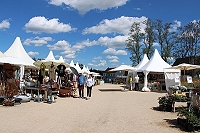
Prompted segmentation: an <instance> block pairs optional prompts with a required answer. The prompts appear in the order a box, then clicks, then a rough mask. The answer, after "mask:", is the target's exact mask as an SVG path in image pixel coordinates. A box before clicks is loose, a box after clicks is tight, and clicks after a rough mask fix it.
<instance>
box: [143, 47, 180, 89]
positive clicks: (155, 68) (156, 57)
mask: <svg viewBox="0 0 200 133" xmlns="http://www.w3.org/2000/svg"><path fill="white" fill-rule="evenodd" d="M169 67H171V65H169V64H168V63H166V62H165V61H164V60H163V59H162V58H161V56H160V54H159V53H158V50H157V49H155V51H154V54H153V56H152V57H151V59H150V60H149V61H148V62H147V63H146V64H145V65H144V66H143V67H141V68H140V69H139V70H141V71H143V73H144V75H145V77H144V87H143V88H142V91H150V89H149V88H148V87H147V82H148V81H147V76H148V74H149V72H159V73H164V72H165V68H169ZM168 72H175V73H180V71H177V70H175V69H170V70H168Z"/></svg>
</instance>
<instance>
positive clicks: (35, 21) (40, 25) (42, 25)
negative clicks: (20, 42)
mask: <svg viewBox="0 0 200 133" xmlns="http://www.w3.org/2000/svg"><path fill="white" fill-rule="evenodd" d="M25 30H26V32H32V33H34V34H40V33H43V32H45V33H60V32H70V31H72V30H75V29H73V28H72V27H71V26H70V25H69V24H64V23H61V22H59V19H58V18H53V19H49V20H48V19H46V18H45V17H43V16H38V17H33V18H31V19H30V20H29V22H28V23H26V24H25Z"/></svg>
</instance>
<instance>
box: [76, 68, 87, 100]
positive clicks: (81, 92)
mask: <svg viewBox="0 0 200 133" xmlns="http://www.w3.org/2000/svg"><path fill="white" fill-rule="evenodd" d="M85 81H86V79H85V76H84V75H83V73H82V72H81V71H80V72H79V77H78V90H79V98H84V85H85Z"/></svg>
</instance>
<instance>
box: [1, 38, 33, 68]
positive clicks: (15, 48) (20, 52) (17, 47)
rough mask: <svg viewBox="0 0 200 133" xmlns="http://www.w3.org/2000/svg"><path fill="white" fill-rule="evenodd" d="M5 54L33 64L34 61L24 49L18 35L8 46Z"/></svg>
mask: <svg viewBox="0 0 200 133" xmlns="http://www.w3.org/2000/svg"><path fill="white" fill-rule="evenodd" d="M4 54H5V55H6V56H11V57H15V58H20V59H21V60H24V61H25V62H28V63H30V64H32V65H33V63H34V62H35V61H34V60H33V59H32V58H31V57H30V56H29V55H28V54H27V52H26V51H25V49H24V47H23V45H22V43H21V40H20V37H16V39H15V41H14V42H13V44H12V45H11V46H10V48H9V49H8V50H7V51H6V52H5V53H4Z"/></svg>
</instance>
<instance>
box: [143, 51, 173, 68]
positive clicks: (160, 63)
mask: <svg viewBox="0 0 200 133" xmlns="http://www.w3.org/2000/svg"><path fill="white" fill-rule="evenodd" d="M169 67H171V65H169V64H168V63H167V62H165V61H164V60H163V59H162V57H161V56H160V54H159V53H158V50H157V49H155V51H154V54H153V56H152V57H151V59H150V60H149V62H147V63H146V64H145V65H144V66H143V67H142V68H140V70H142V71H148V72H164V68H169Z"/></svg>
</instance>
